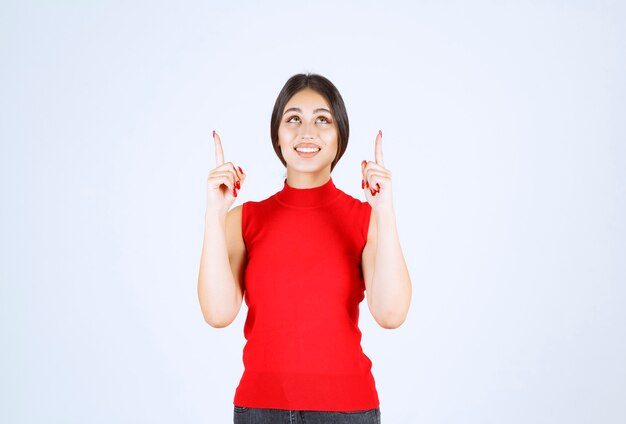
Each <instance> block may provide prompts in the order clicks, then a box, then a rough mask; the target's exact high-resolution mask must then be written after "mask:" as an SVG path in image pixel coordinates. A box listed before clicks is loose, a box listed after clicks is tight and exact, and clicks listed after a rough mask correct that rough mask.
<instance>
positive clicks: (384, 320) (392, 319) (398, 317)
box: [374, 312, 407, 330]
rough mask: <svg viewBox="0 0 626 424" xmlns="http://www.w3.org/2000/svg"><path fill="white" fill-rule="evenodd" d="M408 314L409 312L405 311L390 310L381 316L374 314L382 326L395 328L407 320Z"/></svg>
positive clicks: (390, 328) (388, 328)
mask: <svg viewBox="0 0 626 424" xmlns="http://www.w3.org/2000/svg"><path fill="white" fill-rule="evenodd" d="M406 315H407V314H406V313H403V312H400V313H399V312H389V313H386V314H382V315H381V316H374V319H375V320H376V322H377V323H378V325H380V326H381V327H382V328H384V329H386V330H393V329H395V328H398V327H400V326H401V325H402V324H403V323H404V321H406Z"/></svg>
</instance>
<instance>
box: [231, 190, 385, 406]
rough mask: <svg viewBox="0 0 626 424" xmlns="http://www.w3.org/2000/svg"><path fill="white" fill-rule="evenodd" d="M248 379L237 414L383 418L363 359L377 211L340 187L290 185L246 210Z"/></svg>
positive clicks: (237, 395) (240, 392) (368, 364)
mask: <svg viewBox="0 0 626 424" xmlns="http://www.w3.org/2000/svg"><path fill="white" fill-rule="evenodd" d="M242 213H243V215H242V231H243V238H244V242H245V244H246V250H247V254H248V263H247V267H246V271H245V286H246V291H245V296H244V299H245V302H246V304H247V305H248V316H247V318H246V322H245V325H244V336H245V338H246V340H247V342H246V345H245V347H244V350H243V362H244V368H245V370H244V373H243V376H242V377H241V381H240V383H239V386H238V387H237V390H236V392H235V398H234V404H235V405H239V406H246V407H249V408H275V409H291V410H317V411H358V410H364V409H372V408H377V407H378V406H379V399H378V393H377V391H376V385H375V382H374V377H373V375H372V373H371V367H372V363H371V361H370V359H369V358H368V357H367V356H366V355H365V354H364V353H363V350H362V349H361V331H360V330H359V327H358V320H359V303H360V302H361V301H362V300H363V299H364V290H365V285H364V282H363V276H362V273H361V253H362V252H363V247H364V246H365V242H366V239H367V229H368V225H369V219H370V214H371V207H370V206H369V204H368V203H367V202H362V201H360V200H357V199H354V198H353V197H351V196H349V195H347V194H345V193H344V192H342V191H341V190H339V189H337V187H335V185H334V183H333V181H332V179H331V180H329V181H328V182H327V183H326V184H324V185H323V186H321V187H316V188H312V189H296V188H292V187H290V186H288V185H287V182H286V181H285V184H284V188H283V189H282V190H281V191H279V192H278V193H276V194H275V195H273V196H271V197H269V198H268V199H266V200H263V201H261V202H246V203H244V205H243V211H242Z"/></svg>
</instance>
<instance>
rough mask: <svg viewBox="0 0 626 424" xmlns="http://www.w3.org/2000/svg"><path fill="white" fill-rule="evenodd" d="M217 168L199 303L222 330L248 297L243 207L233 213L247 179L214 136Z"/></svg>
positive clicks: (210, 181) (210, 182)
mask: <svg viewBox="0 0 626 424" xmlns="http://www.w3.org/2000/svg"><path fill="white" fill-rule="evenodd" d="M213 138H214V140H215V154H216V162H217V167H216V168H215V169H213V170H211V171H210V172H209V176H208V178H207V209H206V213H205V219H204V242H203V244H202V255H201V258H200V272H199V275H198V299H199V300H200V308H201V309H202V315H203V316H204V320H205V321H206V322H207V323H208V324H209V325H211V326H212V327H216V328H222V327H226V326H227V325H229V324H230V323H231V322H233V321H234V320H235V318H236V317H237V314H238V313H239V310H240V309H241V301H242V299H243V293H244V283H243V272H244V268H245V260H246V248H245V244H244V242H243V236H242V232H241V213H242V206H238V207H236V208H233V209H232V210H230V211H229V208H230V207H231V206H232V204H233V202H234V201H235V198H236V197H237V190H238V189H240V188H241V183H242V182H243V181H244V179H245V174H243V171H242V170H241V168H238V167H237V168H235V166H234V165H233V164H232V163H230V162H228V163H224V154H223V150H222V145H221V141H220V138H219V136H218V135H217V134H216V133H215V132H214V135H213Z"/></svg>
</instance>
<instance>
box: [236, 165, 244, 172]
mask: <svg viewBox="0 0 626 424" xmlns="http://www.w3.org/2000/svg"><path fill="white" fill-rule="evenodd" d="M237 169H238V170H239V172H240V173H242V174H245V172H243V169H241V166H238V167H237Z"/></svg>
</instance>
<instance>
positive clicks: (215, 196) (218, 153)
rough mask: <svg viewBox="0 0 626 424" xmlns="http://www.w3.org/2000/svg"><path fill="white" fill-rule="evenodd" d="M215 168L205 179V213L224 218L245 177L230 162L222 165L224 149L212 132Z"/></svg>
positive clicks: (240, 170)
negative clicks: (212, 213)
mask: <svg viewBox="0 0 626 424" xmlns="http://www.w3.org/2000/svg"><path fill="white" fill-rule="evenodd" d="M213 141H214V143H215V162H216V167H215V168H214V169H212V170H211V171H209V176H208V177H207V212H215V213H218V214H219V215H220V216H222V217H225V216H226V214H227V213H228V210H229V209H230V207H231V206H232V205H233V203H234V202H235V198H236V197H237V192H238V191H239V189H241V185H242V184H243V181H244V180H245V179H246V175H245V174H244V173H243V170H242V169H241V168H240V167H235V165H233V163H232V162H226V163H224V149H223V148H222V140H221V139H220V136H219V135H218V134H217V133H216V132H215V131H213Z"/></svg>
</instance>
